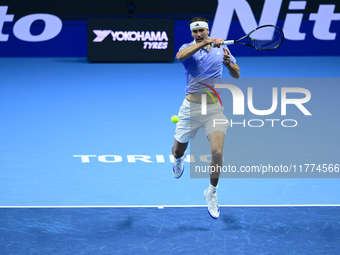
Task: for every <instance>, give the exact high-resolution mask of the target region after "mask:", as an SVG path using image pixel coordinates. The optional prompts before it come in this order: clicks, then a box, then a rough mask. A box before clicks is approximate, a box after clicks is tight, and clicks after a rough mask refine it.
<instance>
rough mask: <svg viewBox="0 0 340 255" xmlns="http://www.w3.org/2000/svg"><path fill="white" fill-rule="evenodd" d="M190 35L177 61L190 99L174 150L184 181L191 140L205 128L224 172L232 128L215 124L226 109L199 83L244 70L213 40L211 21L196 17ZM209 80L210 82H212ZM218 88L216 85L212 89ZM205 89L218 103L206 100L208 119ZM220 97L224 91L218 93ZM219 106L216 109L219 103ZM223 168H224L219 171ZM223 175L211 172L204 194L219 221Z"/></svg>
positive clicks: (178, 172)
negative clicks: (226, 139)
mask: <svg viewBox="0 0 340 255" xmlns="http://www.w3.org/2000/svg"><path fill="white" fill-rule="evenodd" d="M190 31H191V35H192V37H193V39H194V40H193V41H192V42H191V43H186V44H184V45H182V47H181V48H180V49H179V51H178V53H177V54H176V58H177V59H178V60H179V61H181V62H182V64H183V66H184V70H185V74H186V78H187V85H186V88H185V92H186V97H185V99H184V101H183V104H182V106H181V107H180V110H179V113H178V117H179V121H178V122H177V126H176V131H175V142H174V146H173V148H172V153H173V155H174V158H175V161H174V165H173V169H172V170H173V175H174V177H175V178H177V179H178V178H180V177H181V176H182V174H183V172H184V158H185V156H186V150H187V147H188V143H189V140H190V139H193V138H194V137H195V135H196V133H197V131H198V130H199V129H200V128H201V127H203V129H204V132H205V134H206V136H207V138H208V140H209V141H210V147H211V157H212V160H211V165H210V166H214V167H215V169H222V163H223V162H222V161H223V159H222V155H223V146H224V137H225V134H226V130H227V128H228V127H229V121H228V122H226V123H227V124H224V125H215V127H214V125H213V124H212V121H213V119H227V118H226V117H225V116H224V114H223V107H222V106H221V104H220V103H219V99H218V97H217V95H216V94H214V92H213V91H212V90H211V89H208V87H205V86H204V85H202V84H201V83H200V82H198V81H199V80H202V79H203V80H204V78H222V70H223V65H225V66H226V68H227V69H228V71H229V74H230V76H231V77H233V78H235V79H238V78H239V77H240V68H239V66H238V65H237V64H236V59H235V58H234V57H233V56H232V55H231V53H230V52H229V50H228V48H227V46H224V45H222V44H223V42H224V41H223V40H222V39H217V38H210V37H209V25H208V20H207V19H205V18H202V17H195V18H193V19H192V20H191V21H190ZM208 80H209V79H208ZM209 86H211V87H213V88H214V85H213V84H211V85H209ZM201 88H205V89H206V90H207V91H209V92H210V93H211V94H212V95H213V97H214V98H215V100H213V99H212V98H211V97H210V96H209V95H208V96H207V97H206V103H207V115H206V116H202V114H201V104H202V102H201V100H202V93H205V92H204V91H203V90H202V89H201ZM214 90H215V91H216V92H217V93H218V94H220V92H221V89H218V88H216V89H214ZM214 101H216V102H218V104H217V105H215V102H214ZM218 167H220V168H218ZM219 175H220V172H219V171H215V172H214V173H212V172H210V185H209V187H208V188H207V189H206V190H205V191H204V198H205V200H206V201H207V204H208V212H209V214H210V216H211V217H212V218H214V219H217V218H218V217H219V215H220V209H219V207H218V203H217V187H218V179H219Z"/></svg>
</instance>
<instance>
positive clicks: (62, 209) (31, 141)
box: [0, 57, 340, 254]
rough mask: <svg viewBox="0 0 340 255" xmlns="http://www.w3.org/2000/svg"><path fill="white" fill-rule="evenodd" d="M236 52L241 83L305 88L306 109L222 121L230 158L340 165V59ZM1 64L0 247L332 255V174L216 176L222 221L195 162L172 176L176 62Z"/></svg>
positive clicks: (337, 193) (180, 94)
mask: <svg viewBox="0 0 340 255" xmlns="http://www.w3.org/2000/svg"><path fill="white" fill-rule="evenodd" d="M237 61H238V64H239V66H240V67H241V78H240V80H239V81H241V80H242V79H248V80H249V82H250V83H251V84H252V86H253V87H254V93H255V92H256V88H257V87H256V85H255V84H256V82H252V80H251V79H255V81H257V80H258V79H264V80H268V81H277V80H279V81H280V85H277V86H278V87H281V88H282V87H285V86H286V85H285V83H291V82H295V83H294V84H300V86H301V87H304V88H308V89H310V91H311V93H312V97H311V102H310V104H309V105H308V107H307V108H308V109H309V110H311V112H312V116H311V117H310V118H307V117H305V116H302V115H301V112H300V111H297V112H294V113H292V115H289V116H288V114H287V117H285V118H287V119H292V118H295V119H297V120H298V122H299V126H298V127H297V128H295V129H294V128H292V129H289V128H288V129H287V128H282V127H275V128H268V127H264V128H262V129H261V128H258V129H254V128H251V127H249V126H247V127H246V128H240V127H237V126H235V128H232V129H228V131H227V136H226V152H227V153H228V159H226V160H227V161H226V163H227V162H228V160H230V162H233V161H237V163H239V164H241V163H242V164H244V165H252V164H260V163H261V164H262V162H261V160H264V159H266V160H267V158H266V155H267V156H268V155H270V159H272V160H273V162H277V163H278V164H279V163H280V162H283V163H287V164H293V165H294V164H295V162H296V165H297V167H298V166H299V165H300V164H302V165H303V164H313V162H314V163H315V162H316V163H317V164H320V165H321V167H323V164H326V167H328V169H329V167H330V165H332V167H334V166H335V165H336V164H339V163H340V161H339V156H338V155H339V152H340V150H339V146H338V144H339V142H340V141H339V136H338V131H337V127H338V124H340V123H339V122H340V121H339V119H338V118H337V115H338V111H339V109H340V108H339V103H338V102H337V95H338V93H339V92H340V89H339V87H338V85H339V83H338V81H340V79H338V78H340V58H339V57H263V58H261V57H252V58H250V57H249V58H248V57H240V58H237ZM0 66H1V69H0V78H1V81H2V82H1V84H0V119H1V124H0V134H1V135H0V159H1V161H0V174H1V178H0V207H1V208H0V215H1V217H0V219H1V221H2V224H1V225H0V249H1V250H2V251H5V254H47V253H48V254H156V253H160V254H181V253H184V252H185V253H186V254H193V253H195V254H338V253H339V252H340V240H339V237H338V235H337V234H336V233H338V231H339V228H340V225H339V222H340V221H339V220H340V217H339V216H340V215H339V212H340V207H339V205H340V200H339V197H340V188H339V184H340V182H339V180H340V179H339V178H335V177H337V175H336V173H335V170H334V171H333V175H332V176H331V177H330V175H328V176H326V175H322V176H320V178H308V177H310V176H306V178H223V179H221V180H220V183H219V189H218V197H219V204H220V205H221V207H222V208H221V218H220V219H218V220H213V219H211V218H210V216H209V215H208V213H207V212H206V208H205V205H206V204H205V200H204V199H203V191H204V190H205V189H206V188H207V186H208V183H209V181H208V179H206V178H190V167H189V162H186V163H185V166H186V170H185V173H184V175H183V176H182V177H181V179H179V180H176V179H174V178H173V176H172V172H171V167H172V162H171V160H172V158H171V147H172V145H173V139H174V138H173V133H174V130H175V124H173V123H171V122H170V117H171V116H172V115H175V114H177V113H178V109H179V107H180V105H181V103H182V101H183V99H184V96H185V93H184V87H185V78H184V70H183V67H182V65H181V64H180V63H177V62H174V63H159V64H148V63H144V64H137V63H136V64H123V63H121V64H114V63H111V64H108V63H102V64H89V63H88V62H87V61H86V60H85V59H74V58H1V59H0ZM224 77H228V76H227V72H226V71H225V73H224ZM271 79H272V80H271ZM311 79H312V80H313V82H314V83H313V86H311V85H310V83H311ZM318 84H319V85H320V86H318ZM290 85H291V84H287V86H288V87H289V86H290ZM249 86H250V85H249ZM265 88H266V87H265V86H263V87H261V88H260V87H258V91H260V92H261V93H263V94H261V93H260V92H258V93H260V94H258V95H259V96H260V99H259V100H260V101H261V95H263V101H266V100H267V98H266V96H267V94H266V93H267V92H266V91H265ZM242 89H243V90H245V91H246V88H242ZM265 95H266V96H265ZM226 105H227V106H228V103H227V104H226ZM230 105H231V103H230ZM225 108H227V107H225ZM226 110H228V109H226ZM288 110H289V109H288ZM288 110H287V111H288ZM248 114H249V113H248ZM279 115H280V114H279ZM228 117H229V116H228ZM276 117H277V118H283V117H284V116H276ZM276 117H275V118H276ZM233 118H235V121H236V120H237V121H240V119H237V116H233ZM244 118H248V117H244ZM249 118H253V119H259V118H260V117H258V116H257V117H249ZM265 118H266V117H263V118H262V117H261V119H265ZM241 119H242V118H241ZM261 155H262V156H261ZM313 160H314V161H313ZM265 162H269V161H265ZM339 175H340V174H339ZM334 176H335V177H334ZM162 208H164V209H162ZM78 219H79V220H78ZM289 233H290V234H292V235H290V234H289ZM181 236H183V238H180V237H181ZM22 240H24V242H22ZM131 240H133V241H131ZM124 242H125V243H124ZM123 243H124V244H123ZM52 244H53V245H52ZM46 247H47V250H44V249H45V248H46ZM119 247H120V248H119ZM46 251H47V253H46ZM200 251H201V253H200ZM280 251H282V253H280Z"/></svg>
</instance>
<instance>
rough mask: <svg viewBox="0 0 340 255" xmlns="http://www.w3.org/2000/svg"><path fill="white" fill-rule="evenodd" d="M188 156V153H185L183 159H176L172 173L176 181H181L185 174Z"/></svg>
mask: <svg viewBox="0 0 340 255" xmlns="http://www.w3.org/2000/svg"><path fill="white" fill-rule="evenodd" d="M186 154H187V151H185V152H184V154H183V156H182V157H181V158H175V157H174V161H175V162H174V165H173V167H172V173H173V174H174V177H175V178H176V179H179V178H180V177H181V176H182V174H183V172H184V158H185V155H186Z"/></svg>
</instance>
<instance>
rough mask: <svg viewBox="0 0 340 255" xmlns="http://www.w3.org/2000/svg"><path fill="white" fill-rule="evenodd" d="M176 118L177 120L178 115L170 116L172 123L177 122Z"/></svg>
mask: <svg viewBox="0 0 340 255" xmlns="http://www.w3.org/2000/svg"><path fill="white" fill-rule="evenodd" d="M178 120H179V118H178V116H177V115H174V116H172V117H171V121H172V123H177V122H178Z"/></svg>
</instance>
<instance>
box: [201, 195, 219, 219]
mask: <svg viewBox="0 0 340 255" xmlns="http://www.w3.org/2000/svg"><path fill="white" fill-rule="evenodd" d="M203 194H204V198H205V200H206V201H207V203H208V212H209V214H210V216H211V217H212V218H214V219H218V217H220V208H219V207H218V204H217V192H214V193H212V192H209V190H208V189H206V190H205V191H204V193H203Z"/></svg>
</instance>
